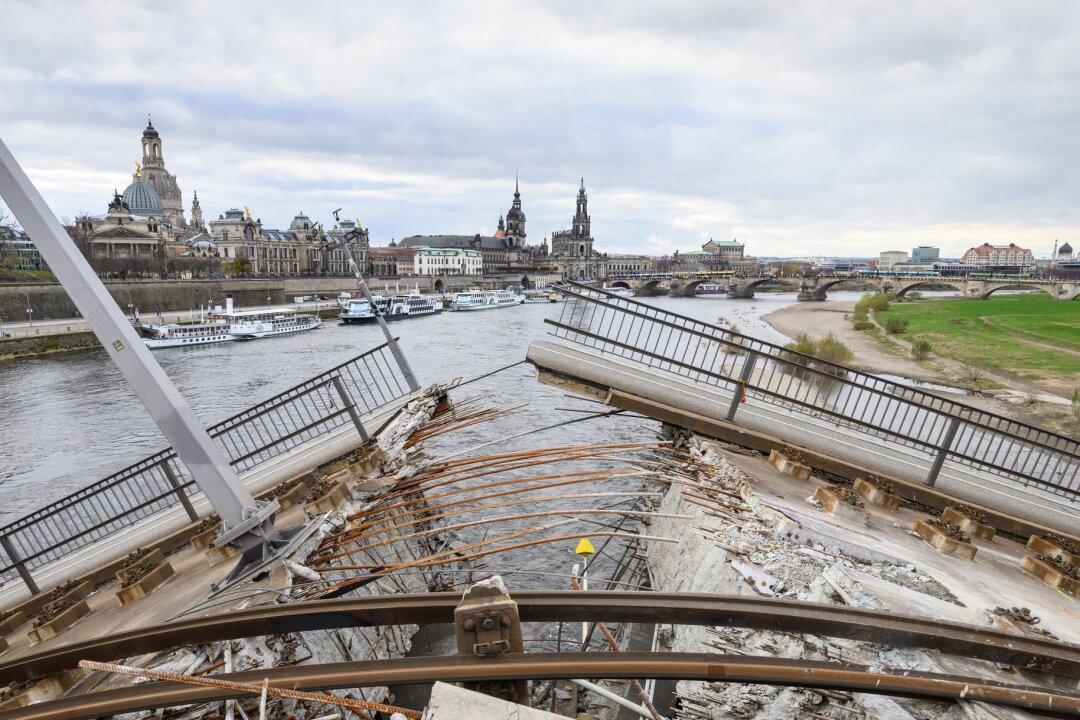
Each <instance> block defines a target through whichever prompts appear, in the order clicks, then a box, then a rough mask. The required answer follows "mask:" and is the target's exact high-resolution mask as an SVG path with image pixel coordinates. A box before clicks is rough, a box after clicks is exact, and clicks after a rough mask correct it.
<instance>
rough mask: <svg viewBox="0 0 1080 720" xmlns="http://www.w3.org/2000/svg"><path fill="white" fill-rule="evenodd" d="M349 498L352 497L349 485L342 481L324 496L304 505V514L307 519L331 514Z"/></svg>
mask: <svg viewBox="0 0 1080 720" xmlns="http://www.w3.org/2000/svg"><path fill="white" fill-rule="evenodd" d="M336 474H337V473H335V475H336ZM350 497H352V493H351V492H350V491H349V483H348V481H346V480H342V481H340V482H339V483H338V484H337V485H335V486H334V487H333V489H331V490H330V491H329V492H327V493H326V494H325V495H322V496H321V497H317V498H315V499H314V500H309V501H307V502H306V503H304V512H305V513H307V516H308V517H315V516H316V515H321V514H323V513H326V512H333V511H334V510H337V507H338V505H340V504H341V503H343V502H344V501H345V500H346V499H348V498H350Z"/></svg>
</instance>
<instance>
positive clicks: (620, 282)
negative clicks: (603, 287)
mask: <svg viewBox="0 0 1080 720" xmlns="http://www.w3.org/2000/svg"><path fill="white" fill-rule="evenodd" d="M654 282H655V281H654ZM608 287H613V288H624V289H626V290H629V289H630V283H628V282H626V281H625V280H616V281H615V282H613V283H611V284H610V285H608ZM645 287H649V286H648V284H646V285H645Z"/></svg>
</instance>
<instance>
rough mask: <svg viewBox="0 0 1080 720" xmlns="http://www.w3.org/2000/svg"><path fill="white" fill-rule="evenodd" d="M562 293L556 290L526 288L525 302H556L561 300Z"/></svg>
mask: <svg viewBox="0 0 1080 720" xmlns="http://www.w3.org/2000/svg"><path fill="white" fill-rule="evenodd" d="M562 301H563V296H562V293H560V292H558V291H556V290H526V291H525V303H526V304H529V305H532V304H539V303H544V304H547V303H557V302H562Z"/></svg>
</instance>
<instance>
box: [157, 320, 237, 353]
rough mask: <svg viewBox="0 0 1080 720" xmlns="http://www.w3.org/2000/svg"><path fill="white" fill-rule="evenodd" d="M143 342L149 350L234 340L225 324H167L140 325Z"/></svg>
mask: <svg viewBox="0 0 1080 720" xmlns="http://www.w3.org/2000/svg"><path fill="white" fill-rule="evenodd" d="M139 330H141V331H142V333H143V335H144V336H145V337H143V342H144V343H146V346H147V347H148V348H150V349H151V350H158V349H160V348H169V347H186V346H188V345H210V344H213V343H219V342H227V341H229V340H235V339H236V336H235V335H233V334H232V333H231V332H229V323H227V322H200V323H188V324H181V323H169V324H167V325H150V324H145V325H140V326H139Z"/></svg>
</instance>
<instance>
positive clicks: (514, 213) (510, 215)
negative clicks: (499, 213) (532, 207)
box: [506, 207, 525, 221]
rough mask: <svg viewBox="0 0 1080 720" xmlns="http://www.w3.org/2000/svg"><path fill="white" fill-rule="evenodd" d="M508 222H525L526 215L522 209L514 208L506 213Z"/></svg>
mask: <svg viewBox="0 0 1080 720" xmlns="http://www.w3.org/2000/svg"><path fill="white" fill-rule="evenodd" d="M506 219H507V220H521V221H524V220H525V213H523V212H522V211H521V208H516V207H512V208H510V209H509V210H508V211H507V213H506Z"/></svg>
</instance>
